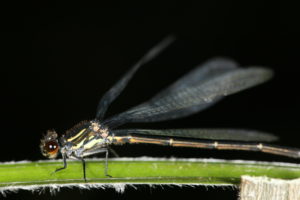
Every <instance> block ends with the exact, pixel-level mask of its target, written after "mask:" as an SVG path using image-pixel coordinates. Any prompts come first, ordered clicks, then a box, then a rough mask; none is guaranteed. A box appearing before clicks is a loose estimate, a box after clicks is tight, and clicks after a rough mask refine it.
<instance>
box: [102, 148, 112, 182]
mask: <svg viewBox="0 0 300 200" xmlns="http://www.w3.org/2000/svg"><path fill="white" fill-rule="evenodd" d="M108 152H109V150H108V149H106V152H105V170H104V174H105V176H107V177H112V176H111V175H109V174H108V173H107V171H108Z"/></svg>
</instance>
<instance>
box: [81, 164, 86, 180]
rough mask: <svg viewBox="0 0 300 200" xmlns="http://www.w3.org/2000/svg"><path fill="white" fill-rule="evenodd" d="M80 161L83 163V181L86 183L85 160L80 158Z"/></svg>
mask: <svg viewBox="0 0 300 200" xmlns="http://www.w3.org/2000/svg"><path fill="white" fill-rule="evenodd" d="M80 160H81V162H82V170H83V179H84V181H85V182H86V171H85V160H84V159H83V158H80Z"/></svg>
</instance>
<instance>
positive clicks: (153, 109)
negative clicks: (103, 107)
mask: <svg viewBox="0 0 300 200" xmlns="http://www.w3.org/2000/svg"><path fill="white" fill-rule="evenodd" d="M272 74H273V73H272V70H270V69H267V68H262V67H249V68H237V66H236V64H235V63H234V62H232V61H230V60H226V59H220V58H219V59H213V60H211V61H209V62H207V63H206V64H204V65H203V66H202V67H201V66H200V67H198V68H196V69H195V70H193V71H192V72H191V73H188V74H187V75H186V76H184V77H183V78H181V79H180V80H178V81H177V82H175V83H174V84H173V85H171V86H170V87H169V88H167V89H166V90H163V91H162V92H160V93H159V94H157V95H156V96H154V97H153V98H152V99H150V100H149V101H147V102H145V103H142V104H140V105H138V106H136V107H133V108H131V109H129V110H127V111H125V112H123V113H121V114H118V115H116V116H113V117H112V118H109V119H107V120H105V121H104V124H105V125H106V126H108V127H110V128H115V127H117V126H120V125H122V124H124V123H129V122H155V121H162V120H168V119H175V118H180V117H184V116H188V115H191V114H193V113H196V112H199V111H201V110H203V109H205V108H207V107H209V106H211V105H213V104H214V103H215V102H217V101H218V100H220V99H221V98H222V97H224V96H226V95H230V94H234V93H236V92H239V91H242V90H245V89H247V88H250V87H253V86H255V85H258V84H260V83H263V82H265V81H267V80H268V79H270V78H271V77H272Z"/></svg>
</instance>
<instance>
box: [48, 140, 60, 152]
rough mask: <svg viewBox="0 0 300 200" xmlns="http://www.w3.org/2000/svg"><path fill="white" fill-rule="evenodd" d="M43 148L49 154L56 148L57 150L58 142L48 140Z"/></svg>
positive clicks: (55, 150)
mask: <svg viewBox="0 0 300 200" xmlns="http://www.w3.org/2000/svg"><path fill="white" fill-rule="evenodd" d="M45 150H46V151H47V152H48V153H49V154H56V153H57V150H58V144H57V142H56V141H49V142H47V143H46V145H45Z"/></svg>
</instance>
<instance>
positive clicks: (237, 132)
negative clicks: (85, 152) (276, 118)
mask: <svg viewBox="0 0 300 200" xmlns="http://www.w3.org/2000/svg"><path fill="white" fill-rule="evenodd" d="M113 133H114V134H115V135H128V134H139V135H148V136H166V137H183V138H193V139H205V140H233V141H248V142H250V141H256V142H258V141H263V142H272V141H275V140H278V137H276V136H275V135H272V134H270V133H265V132H260V131H254V130H243V129H164V130H150V129H119V130H113Z"/></svg>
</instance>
